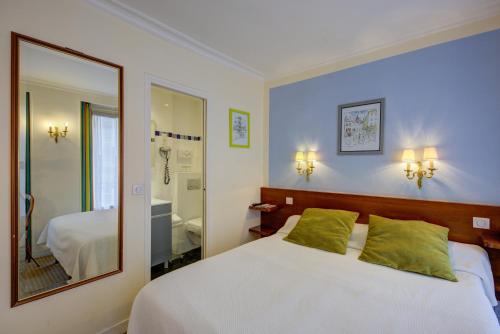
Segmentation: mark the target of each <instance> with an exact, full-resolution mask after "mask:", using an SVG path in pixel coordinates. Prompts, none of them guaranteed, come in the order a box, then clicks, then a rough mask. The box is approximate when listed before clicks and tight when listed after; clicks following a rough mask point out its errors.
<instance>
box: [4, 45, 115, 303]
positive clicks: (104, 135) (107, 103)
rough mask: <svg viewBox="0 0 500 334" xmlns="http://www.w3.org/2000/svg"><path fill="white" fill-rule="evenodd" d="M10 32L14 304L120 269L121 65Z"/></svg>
mask: <svg viewBox="0 0 500 334" xmlns="http://www.w3.org/2000/svg"><path fill="white" fill-rule="evenodd" d="M13 38H17V42H18V44H17V59H18V63H17V66H18V71H17V73H18V80H17V108H16V109H17V136H16V137H17V144H16V147H17V166H18V169H17V175H16V176H17V182H16V186H17V189H15V192H14V191H13V194H14V193H15V194H16V196H17V198H16V200H15V201H13V203H14V202H15V203H16V207H17V210H16V211H17V215H16V222H15V224H16V225H15V226H13V234H14V235H15V238H16V241H17V245H16V246H15V250H16V252H17V254H15V255H16V256H15V257H16V258H17V261H16V262H17V270H16V274H17V275H15V276H17V277H16V282H17V284H15V283H14V286H17V289H15V291H14V293H13V294H14V296H13V300H12V303H13V306H15V305H17V304H19V303H22V302H23V301H24V300H29V299H31V298H32V297H35V298H37V296H39V295H44V294H51V293H53V292H54V293H55V292H57V291H58V290H64V289H66V288H68V287H71V286H74V285H79V284H82V283H83V282H86V281H91V280H94V279H96V278H98V277H101V276H103V275H105V276H106V275H107V274H111V273H116V272H119V271H121V262H122V261H121V260H122V259H121V213H120V211H121V210H120V209H121V208H120V205H121V189H120V184H121V181H120V180H121V176H120V166H121V156H120V152H121V148H120V147H121V133H120V131H121V121H120V115H121V110H120V109H121V96H120V93H121V86H120V85H121V75H122V73H121V67H117V66H111V65H109V64H106V63H105V62H104V63H103V62H101V61H98V60H95V59H89V58H88V57H87V56H83V55H81V54H73V53H74V52H73V51H71V52H69V51H67V50H66V49H59V48H58V47H55V48H54V46H51V45H45V44H44V43H43V42H39V41H36V40H31V39H29V38H24V37H20V36H18V35H15V36H14V37H13ZM41 43H42V44H41ZM13 133H14V132H13ZM13 196H14V195H13Z"/></svg>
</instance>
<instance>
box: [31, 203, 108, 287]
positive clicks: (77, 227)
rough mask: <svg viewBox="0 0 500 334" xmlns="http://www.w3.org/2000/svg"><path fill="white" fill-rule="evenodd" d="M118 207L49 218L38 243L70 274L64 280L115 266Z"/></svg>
mask: <svg viewBox="0 0 500 334" xmlns="http://www.w3.org/2000/svg"><path fill="white" fill-rule="evenodd" d="M117 222H118V210H117V209H111V210H97V211H88V212H78V213H72V214H68V215H64V216H59V217H56V218H53V219H51V220H50V221H49V223H48V224H47V226H46V227H45V228H44V230H43V231H42V233H41V234H40V237H39V239H38V244H45V245H46V246H47V247H48V248H49V249H50V251H51V252H52V254H53V255H54V257H55V258H56V259H57V260H58V261H59V263H60V264H61V266H62V267H63V268H64V271H66V273H67V274H68V275H69V276H71V279H70V280H69V281H68V283H74V282H78V281H80V280H83V279H87V278H91V277H94V276H98V275H101V274H102V273H106V272H110V271H113V270H116V269H117V268H118V265H117V259H118V238H117V229H118V223H117Z"/></svg>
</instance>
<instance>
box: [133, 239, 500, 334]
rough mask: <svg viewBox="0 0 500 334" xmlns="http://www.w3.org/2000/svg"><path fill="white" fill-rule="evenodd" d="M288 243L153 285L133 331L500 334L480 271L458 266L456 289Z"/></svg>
mask: <svg viewBox="0 0 500 334" xmlns="http://www.w3.org/2000/svg"><path fill="white" fill-rule="evenodd" d="M282 237H283V235H274V236H271V237H267V238H263V239H260V240H257V241H254V242H251V243H248V244H246V245H243V246H241V247H238V248H236V249H233V250H231V251H228V252H226V253H223V254H220V255H218V256H214V257H211V258H208V259H206V260H203V261H200V262H197V263H195V264H193V265H190V266H187V267H184V268H182V269H179V270H177V271H174V272H172V273H170V274H167V275H165V276H163V277H160V278H158V279H156V280H154V281H152V282H150V283H149V284H148V285H146V286H145V287H144V288H143V289H142V290H141V291H140V292H139V294H138V295H137V297H136V299H135V301H134V305H133V309H132V314H131V317H130V322H129V328H128V333H129V334H156V333H168V334H175V333H197V334H199V333H262V334H264V333H269V334H271V333H273V334H275V333H315V334H320V333H345V334H349V333H352V334H361V333H384V334H389V333H397V334H402V333H404V334H411V333H425V334H431V333H436V334H438V333H439V334H446V333H453V334H461V333H463V334H474V333H477V334H489V333H500V329H499V325H498V321H497V319H496V317H495V314H494V312H493V310H492V306H491V303H490V301H489V300H488V297H487V295H486V292H485V289H484V286H483V283H482V279H481V276H482V275H483V276H485V275H486V276H487V274H488V273H478V272H474V270H476V269H478V268H479V270H481V269H480V268H481V266H470V268H469V269H468V271H462V270H458V269H457V267H455V269H456V275H457V278H458V279H459V282H456V283H455V282H449V281H446V280H443V279H438V278H432V277H427V276H423V275H419V274H414V273H408V272H402V271H398V270H395V269H391V268H387V267H383V266H378V265H373V264H369V263H365V262H362V261H359V260H357V257H358V256H359V254H360V250H357V249H353V248H348V250H347V255H339V254H334V253H329V252H325V251H320V250H316V249H312V248H307V247H303V246H299V245H296V244H292V243H288V242H286V241H283V240H282V239H281V238H282ZM478 248H479V247H478ZM471 249H472V252H473V250H474V248H471ZM466 252H467V251H466ZM472 257H473V256H472ZM455 262H456V261H455ZM459 262H460V261H459ZM454 265H455V266H460V264H457V263H454ZM474 267H475V268H474Z"/></svg>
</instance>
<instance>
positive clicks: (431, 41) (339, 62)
mask: <svg viewBox="0 0 500 334" xmlns="http://www.w3.org/2000/svg"><path fill="white" fill-rule="evenodd" d="M488 9H489V11H488V12H487V13H486V14H484V15H480V16H476V17H474V18H470V19H467V20H463V21H461V22H458V23H454V24H450V25H446V26H443V27H440V28H437V29H432V30H428V31H426V32H422V33H418V34H414V35H411V36H409V37H406V38H402V39H399V40H397V41H394V42H390V43H386V44H383V45H379V46H376V47H373V48H369V49H365V50H357V51H354V52H351V53H347V54H344V55H342V56H340V57H336V58H332V59H330V60H328V61H325V62H323V63H320V64H316V65H313V66H307V67H304V68H302V69H299V70H295V71H291V72H287V73H282V74H277V75H275V76H273V77H271V78H267V80H266V83H265V84H266V87H267V88H273V87H278V86H283V85H287V84H291V83H294V82H298V81H302V80H307V79H311V78H313V77H316V76H320V75H324V74H328V73H332V72H336V71H340V70H343V69H346V68H349V67H353V66H357V65H362V64H366V63H369V62H372V61H376V60H380V59H384V58H388V57H392V56H396V55H399V54H403V53H406V52H411V51H415V50H418V49H422V48H426V47H429V46H433V45H437V44H441V43H446V42H450V41H453V40H457V39H460V38H465V37H468V36H473V35H477V34H480V33H483V32H487V31H492V30H496V29H500V6H499V5H498V4H497V3H495V4H494V5H492V6H490V7H488Z"/></svg>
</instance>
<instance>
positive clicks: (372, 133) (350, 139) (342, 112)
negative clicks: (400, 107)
mask: <svg viewBox="0 0 500 334" xmlns="http://www.w3.org/2000/svg"><path fill="white" fill-rule="evenodd" d="M384 109H385V99H384V98H380V99H376V100H369V101H362V102H355V103H348V104H342V105H339V107H338V150H337V153H338V154H382V153H383V139H384Z"/></svg>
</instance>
